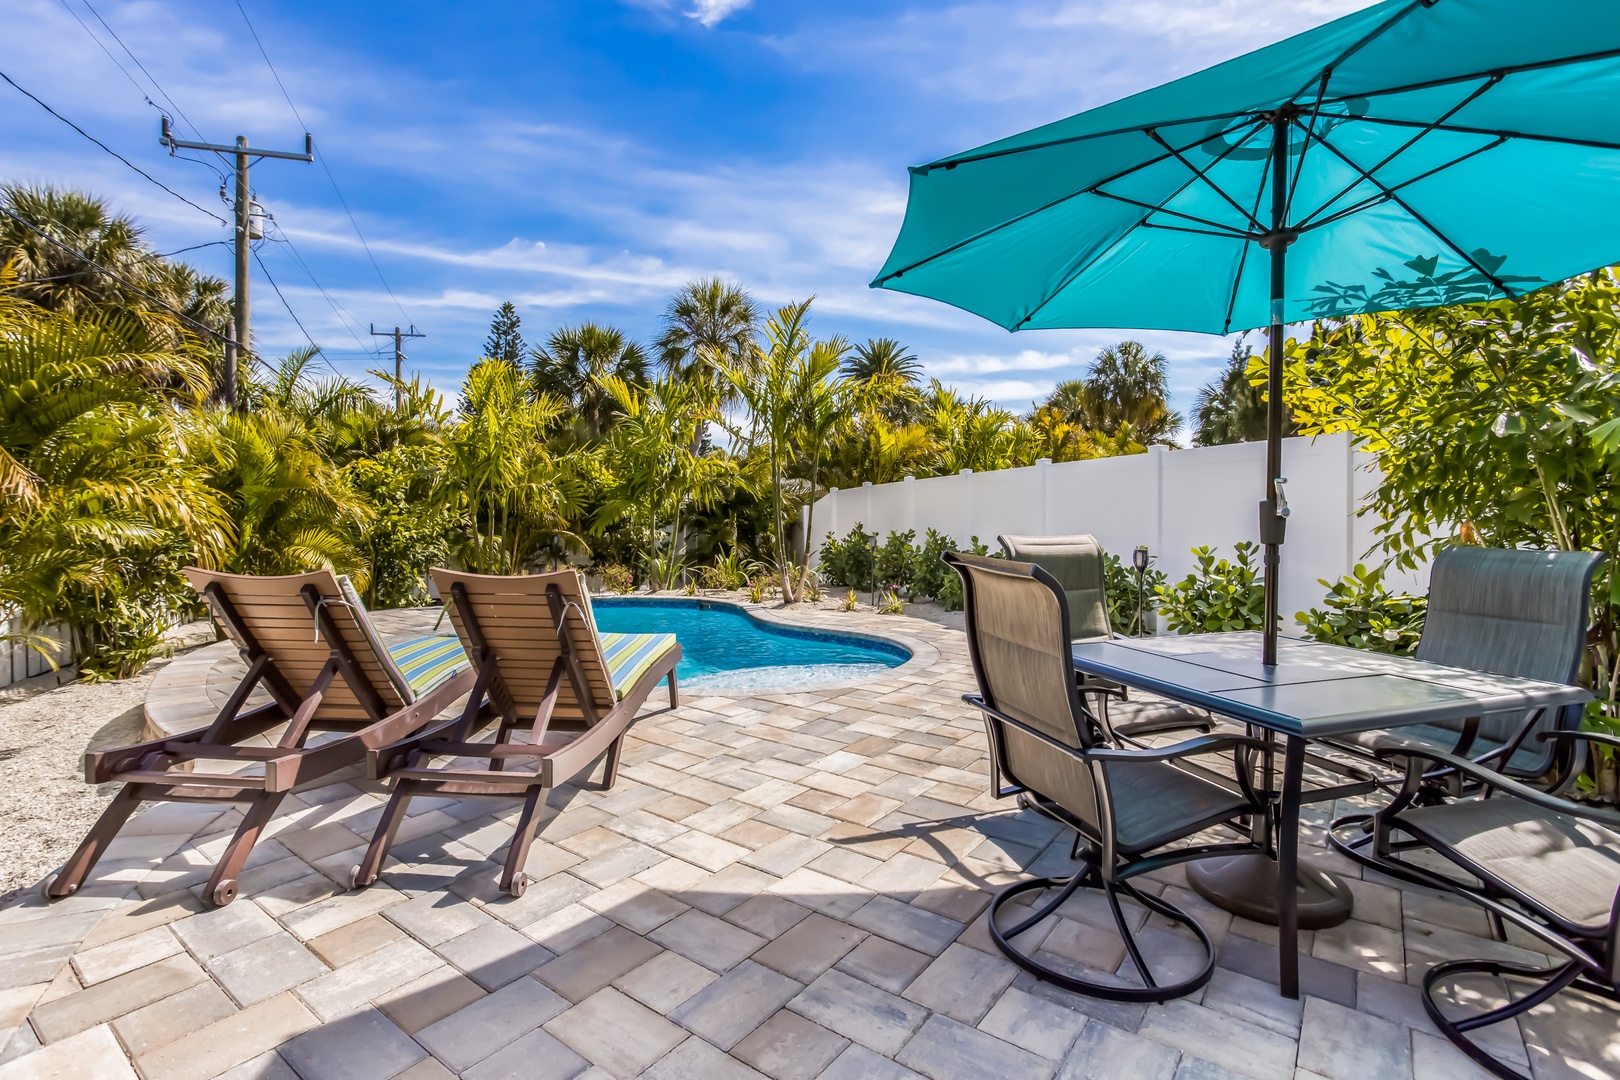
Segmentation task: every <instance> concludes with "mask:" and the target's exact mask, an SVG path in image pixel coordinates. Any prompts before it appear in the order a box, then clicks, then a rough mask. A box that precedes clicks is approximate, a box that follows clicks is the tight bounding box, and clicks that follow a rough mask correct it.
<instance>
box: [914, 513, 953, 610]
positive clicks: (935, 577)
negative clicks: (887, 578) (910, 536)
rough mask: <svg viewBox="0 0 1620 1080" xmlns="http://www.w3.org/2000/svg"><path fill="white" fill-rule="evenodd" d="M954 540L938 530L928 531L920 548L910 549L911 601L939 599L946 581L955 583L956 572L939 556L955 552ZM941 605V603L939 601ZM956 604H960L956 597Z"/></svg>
mask: <svg viewBox="0 0 1620 1080" xmlns="http://www.w3.org/2000/svg"><path fill="white" fill-rule="evenodd" d="M957 547H958V545H957V543H956V541H955V540H953V539H952V538H950V537H949V536H946V535H945V534H944V533H942V532H940V531H939V530H938V529H929V530H928V533H927V535H926V536H924V537H923V543H922V546H921V547H914V548H912V549H911V595H912V598H913V599H916V598H919V597H927V598H930V599H934V600H939V599H940V590H942V589H944V588H945V587H946V586H945V583H946V582H947V581H951V582H957V581H958V580H959V579H958V578H957V576H956V571H955V570H952V569H951V568H950V567H948V566H946V565H945V563H944V562H942V561H941V559H940V556H942V555H944V554H945V553H946V552H947V551H955V550H957ZM941 602H942V603H943V601H941ZM957 602H958V603H960V602H961V600H960V597H958V601H957Z"/></svg>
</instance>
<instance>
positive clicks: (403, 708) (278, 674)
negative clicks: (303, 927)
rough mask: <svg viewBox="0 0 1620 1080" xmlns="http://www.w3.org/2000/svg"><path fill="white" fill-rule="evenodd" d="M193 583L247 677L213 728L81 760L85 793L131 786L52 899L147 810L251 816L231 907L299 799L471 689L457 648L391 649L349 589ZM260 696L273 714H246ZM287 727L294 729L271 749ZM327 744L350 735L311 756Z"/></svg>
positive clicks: (234, 849) (421, 643)
mask: <svg viewBox="0 0 1620 1080" xmlns="http://www.w3.org/2000/svg"><path fill="white" fill-rule="evenodd" d="M186 576H187V577H188V578H189V579H190V581H191V584H192V586H193V587H194V588H196V590H197V592H198V593H199V594H200V595H201V596H202V598H203V600H204V602H205V603H206V604H207V605H208V607H209V608H210V610H211V611H212V612H213V615H214V618H215V619H216V620H217V622H218V623H219V626H220V628H221V629H222V630H223V631H224V632H225V634H226V636H227V637H228V638H230V640H231V641H233V642H235V644H236V646H237V648H238V649H240V650H241V653H242V659H243V660H245V661H246V662H247V665H248V670H247V674H245V675H244V676H243V677H242V681H241V682H239V683H237V685H236V688H235V689H234V690H233V691H232V692H231V695H230V697H229V699H227V700H226V702H225V705H224V707H223V708H222V709H221V710H220V712H219V715H218V716H216V717H215V718H214V722H213V723H212V724H210V725H209V726H208V727H206V728H198V729H196V730H195V731H188V732H185V733H184V734H181V735H171V736H167V737H164V738H161V739H154V740H152V741H150V742H144V743H140V744H137V745H135V746H125V747H121V748H119V749H116V750H100V751H92V752H91V753H88V754H86V755H85V756H84V778H85V781H86V782H87V783H91V784H107V783H122V784H123V785H124V787H123V789H122V790H121V791H119V792H118V794H117V795H115V796H113V800H112V803H111V804H110V805H109V806H108V807H107V809H106V810H105V811H103V812H102V815H101V818H100V820H98V821H97V822H96V824H95V826H94V827H93V828H92V829H91V830H90V834H89V835H88V836H86V837H85V839H84V842H83V843H82V844H80V845H79V849H78V850H77V851H75V852H74V853H73V856H72V858H70V859H68V861H67V862H66V863H65V864H64V865H63V867H62V870H61V871H60V872H59V873H58V874H56V875H55V876H54V877H52V878H50V879H49V880H47V881H46V883H45V895H46V896H48V897H52V898H58V897H63V896H67V895H69V894H71V893H73V892H74V891H76V890H77V889H78V888H79V886H80V885H81V884H83V882H84V879H85V877H86V876H87V875H88V874H89V873H90V870H91V869H92V868H93V867H94V866H95V865H96V862H97V860H98V859H100V858H101V855H102V853H103V852H105V851H106V849H107V846H108V845H109V844H110V843H112V841H113V838H114V837H116V836H117V835H118V831H119V829H121V828H122V827H123V825H124V822H125V821H127V820H128V819H129V816H130V814H132V813H133V812H134V811H135V809H136V808H137V807H138V806H139V805H140V804H141V803H143V802H223V803H236V804H239V805H241V806H242V807H243V810H244V812H243V816H242V823H241V825H240V826H239V827H238V828H237V830H236V835H235V836H234V837H232V838H231V841H230V843H229V844H227V845H226V847H225V852H224V854H223V855H221V856H220V859H219V862H218V863H217V864H216V865H215V866H214V871H213V874H212V876H211V877H210V878H209V880H208V885H207V887H206V888H205V889H204V890H203V897H204V899H205V900H206V901H207V902H209V903H210V904H213V905H215V906H221V905H224V904H229V903H230V902H231V901H232V900H234V899H235V898H236V891H237V884H236V879H237V877H238V875H239V874H240V873H241V871H242V867H243V865H244V864H245V863H246V862H247V857H248V854H249V853H250V852H251V851H252V850H253V845H254V844H255V843H257V841H258V839H259V834H260V833H261V832H263V830H264V827H265V826H266V825H267V824H269V822H270V818H271V817H272V816H273V815H274V814H275V812H276V808H277V807H278V806H279V805H280V804H281V801H282V799H284V798H285V797H286V796H287V793H288V792H289V791H292V790H293V789H294V788H295V787H297V786H299V785H304V784H308V783H310V782H311V781H313V780H317V779H319V778H321V777H325V776H329V775H331V774H332V773H334V772H337V771H338V770H340V769H343V768H345V767H347V766H350V765H353V764H355V763H357V762H359V761H360V760H361V759H362V758H364V756H365V751H366V749H367V747H373V746H382V745H384V744H386V743H390V742H394V741H396V740H398V739H400V738H403V737H404V736H405V735H408V734H410V733H411V732H412V731H415V730H417V729H418V728H421V727H424V726H426V725H427V724H428V723H429V722H430V721H431V720H432V719H433V718H434V717H435V716H437V715H438V714H439V713H440V712H442V711H444V710H445V709H446V708H448V707H449V706H450V705H451V704H453V703H454V702H455V700H456V699H457V698H459V697H460V696H461V695H463V694H465V693H466V692H467V691H468V690H469V689H470V688H471V687H472V682H473V675H472V672H471V670H470V668H469V666H468V663H467V658H466V656H465V654H464V653H463V652H462V650H461V646H460V644H459V643H458V642H457V641H456V640H455V639H454V638H451V637H447V636H444V635H433V636H427V637H418V638H412V639H410V640H408V641H403V642H400V643H398V644H396V645H393V646H391V647H389V646H384V644H383V642H382V639H381V638H380V637H379V636H378V635H377V632H376V630H375V629H374V628H373V627H372V625H371V620H370V618H369V617H368V616H367V614H366V609H365V606H364V605H363V604H362V603H361V602H360V597H359V595H358V594H357V593H356V592H355V591H354V589H353V587H352V586H351V585H350V584H349V582H348V579H347V578H341V577H338V576H336V575H334V574H333V573H331V572H330V571H327V570H319V571H316V572H314V573H310V574H297V575H292V576H288V577H245V576H240V575H236V574H221V573H215V572H213V571H209V570H200V569H197V568H195V567H194V568H191V569H189V570H187V571H186ZM261 685H262V686H263V687H264V689H265V690H267V691H268V692H269V694H270V697H271V700H270V702H269V703H268V704H265V705H261V706H259V707H258V708H255V709H251V710H249V711H247V712H243V711H242V710H243V708H244V706H245V705H246V704H247V700H248V697H249V695H250V694H252V692H253V691H254V689H255V688H257V687H259V686H261ZM276 728H282V729H283V730H282V731H281V734H280V735H279V736H276V737H274V738H273V739H272V738H271V733H273V732H274V731H275V729H276ZM317 732H339V733H342V734H341V735H340V736H338V737H335V738H331V739H326V740H316V741H314V742H313V743H312V742H311V736H312V735H315V734H316V733H317Z"/></svg>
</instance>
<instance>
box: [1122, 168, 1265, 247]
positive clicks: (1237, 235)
mask: <svg viewBox="0 0 1620 1080" xmlns="http://www.w3.org/2000/svg"><path fill="white" fill-rule="evenodd" d="M1189 186H1191V182H1190V181H1189ZM1212 186H1213V185H1212ZM1182 190H1183V191H1185V190H1186V188H1182ZM1092 194H1093V195H1097V196H1100V197H1102V198H1104V199H1113V200H1114V201H1115V202H1122V203H1125V204H1127V205H1129V206H1140V207H1141V208H1142V209H1144V210H1151V211H1153V212H1154V213H1157V214H1169V215H1171V216H1172V217H1178V218H1185V219H1187V220H1188V221H1196V222H1197V223H1198V224H1200V225H1208V226H1209V228H1208V229H1181V231H1182V232H1200V233H1207V234H1209V235H1211V236H1229V237H1232V238H1233V239H1236V240H1248V239H1250V238H1251V237H1252V235H1253V234H1251V233H1247V232H1244V231H1243V230H1242V229H1234V228H1232V227H1231V226H1230V225H1223V224H1221V223H1220V222H1219V221H1212V220H1210V219H1209V218H1201V217H1198V216H1197V215H1195V214H1184V213H1182V212H1181V211H1180V210H1167V209H1165V208H1164V207H1163V206H1155V205H1154V204H1153V203H1147V202H1143V201H1142V200H1140V199H1132V198H1127V197H1126V196H1124V195H1115V194H1114V193H1113V192H1112V191H1104V190H1102V189H1101V188H1098V189H1097V190H1096V191H1093V192H1092ZM1238 209H1239V212H1241V211H1242V207H1239V208H1238ZM1150 216H1151V215H1150ZM1142 224H1143V225H1148V224H1150V222H1147V221H1145V220H1144V221H1143V222H1142ZM1256 225H1258V222H1257V223H1256ZM1154 228H1159V229H1175V228H1178V226H1175V225H1156V226H1154ZM1217 229H1218V230H1221V231H1219V232H1216V231H1215V230H1217Z"/></svg>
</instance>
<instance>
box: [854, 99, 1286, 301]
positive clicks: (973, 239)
mask: <svg viewBox="0 0 1620 1080" xmlns="http://www.w3.org/2000/svg"><path fill="white" fill-rule="evenodd" d="M1249 122H1250V123H1257V121H1253V120H1251V121H1249ZM1239 126H1241V124H1234V126H1232V127H1229V128H1227V129H1226V130H1224V131H1221V132H1218V133H1217V135H1206V136H1204V137H1202V138H1200V139H1199V140H1198V142H1194V143H1188V144H1187V145H1188V146H1198V145H1200V144H1201V143H1205V142H1208V141H1209V140H1210V139H1212V138H1215V137H1217V136H1221V137H1224V136H1226V135H1228V134H1230V133H1231V132H1233V131H1235V130H1237V128H1238V127H1239ZM1242 141H1243V140H1241V139H1240V140H1238V142H1237V143H1234V144H1233V145H1232V146H1229V147H1227V148H1226V150H1225V151H1223V152H1222V154H1221V157H1223V158H1224V157H1225V156H1226V155H1227V154H1230V153H1231V152H1232V151H1233V150H1235V149H1237V146H1238V145H1239V144H1240V143H1241V142H1242ZM1183 149H1186V147H1183ZM1169 160H1170V156H1169V155H1168V154H1160V155H1158V156H1156V157H1153V158H1150V159H1148V160H1147V161H1143V162H1138V163H1137V164H1135V165H1132V166H1131V167H1130V168H1128V169H1121V170H1120V171H1119V172H1117V173H1114V174H1113V175H1112V176H1105V177H1103V178H1102V179H1101V180H1098V181H1097V182H1096V183H1094V184H1090V185H1088V186H1086V187H1083V188H1081V189H1080V190H1078V191H1071V192H1069V193H1068V194H1067V195H1060V196H1058V197H1057V198H1055V199H1053V200H1051V201H1050V202H1047V203H1043V204H1042V205H1040V206H1037V207H1035V208H1033V209H1030V210H1026V211H1024V212H1023V213H1022V214H1017V215H1015V216H1013V217H1010V218H1008V219H1007V220H1006V221H1001V222H997V223H996V224H994V225H992V226H990V227H989V228H987V229H981V230H980V231H979V232H976V233H974V234H973V235H972V236H969V237H965V238H963V239H961V240H958V241H957V242H956V243H954V244H951V245H950V246H949V247H945V248H941V249H940V250H938V251H936V252H934V253H933V254H932V255H929V256H927V257H925V258H921V259H918V260H917V261H916V262H914V263H910V264H908V265H906V266H902V267H901V268H900V269H898V270H896V271H894V272H893V273H889V274H884V275H883V276H882V277H880V278H878V279H877V280H876V281H874V282H873V283H872V284H873V285H882V284H883V283H884V282H885V281H891V280H893V279H894V278H897V277H900V276H901V275H902V274H908V273H910V272H911V271H913V270H915V269H917V267H919V266H925V265H927V264H928V263H931V262H933V261H934V260H935V259H940V258H943V257H945V256H946V255H949V254H951V252H953V251H959V250H961V249H962V248H965V247H967V246H968V245H969V244H975V243H978V242H979V241H980V240H983V239H984V238H985V237H987V236H992V235H994V234H996V233H998V232H1000V231H1001V230H1003V229H1007V228H1010V227H1012V226H1014V225H1016V224H1018V223H1019V222H1020V221H1024V220H1027V219H1028V218H1031V217H1034V216H1035V215H1036V214H1040V213H1044V212H1046V211H1047V210H1050V209H1052V208H1053V207H1056V206H1061V205H1063V204H1064V203H1066V202H1068V201H1070V200H1071V199H1077V198H1079V197H1080V196H1082V195H1091V194H1095V193H1096V191H1097V189H1098V188H1100V187H1102V186H1103V185H1104V184H1111V183H1113V182H1114V181H1115V180H1120V179H1123V178H1124V177H1127V176H1129V175H1131V174H1132V173H1135V172H1141V171H1142V170H1143V169H1146V168H1150V167H1152V166H1154V165H1157V164H1159V163H1160V162H1163V161H1169ZM1187 183H1188V184H1190V183H1192V181H1190V180H1189V181H1188V182H1187ZM1185 190H1187V185H1186V184H1184V185H1182V186H1181V187H1179V188H1177V189H1176V190H1175V192H1174V193H1173V194H1174V195H1179V194H1180V193H1181V192H1183V191H1185Z"/></svg>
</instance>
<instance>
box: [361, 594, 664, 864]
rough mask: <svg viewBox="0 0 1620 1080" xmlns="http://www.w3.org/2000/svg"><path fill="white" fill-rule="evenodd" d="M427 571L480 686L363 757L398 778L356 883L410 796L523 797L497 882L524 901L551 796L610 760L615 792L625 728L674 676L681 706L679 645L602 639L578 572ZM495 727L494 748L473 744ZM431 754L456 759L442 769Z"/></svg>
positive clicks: (375, 773)
mask: <svg viewBox="0 0 1620 1080" xmlns="http://www.w3.org/2000/svg"><path fill="white" fill-rule="evenodd" d="M431 576H432V579H433V582H434V584H435V586H436V587H437V588H438V590H439V592H440V594H441V595H442V596H443V597H444V598H445V603H446V604H447V605H448V607H449V611H450V620H451V622H452V623H453V624H454V625H455V628H456V633H458V634H459V635H461V641H462V644H463V645H465V646H466V649H467V655H468V656H469V657H471V659H472V664H473V669H474V670H475V671H476V672H477V681H476V683H475V684H474V687H473V692H472V695H471V697H469V698H468V700H467V706H466V709H465V710H464V711H463V712H462V714H461V715H460V716H459V717H457V718H455V719H453V720H450V721H447V722H445V723H442V724H439V725H436V726H435V727H433V728H432V729H430V730H428V731H424V732H420V733H418V734H415V735H412V736H410V737H409V738H406V739H403V740H401V741H399V742H396V743H394V744H392V745H389V746H384V747H380V748H378V749H375V750H372V751H370V752H369V753H368V754H367V757H366V760H367V770H368V774H369V775H370V776H372V777H373V778H375V779H379V780H380V779H384V778H392V779H393V782H394V791H393V795H392V796H391V797H390V798H389V800H388V807H387V809H386V810H384V811H383V816H382V820H381V821H379V822H378V823H377V831H376V834H375V835H374V836H373V837H372V840H371V846H370V847H369V848H368V849H367V851H366V855H365V858H364V859H363V860H362V861H361V863H360V865H358V866H356V867H355V868H354V872H353V878H352V884H353V885H355V886H356V887H359V886H364V885H369V884H371V883H372V882H373V881H375V880H376V879H377V875H378V873H380V872H381V870H382V863H383V859H384V858H385V857H386V856H387V854H388V849H389V847H390V846H392V844H393V841H394V833H395V831H396V830H397V829H398V828H399V823H400V821H401V820H402V819H403V817H404V814H405V807H406V805H407V804H408V803H409V802H410V800H411V799H412V798H413V797H415V796H417V795H451V796H476V797H481V798H497V799H521V800H523V811H522V813H521V814H520V815H519V817H518V822H517V831H516V834H515V835H514V836H513V838H512V843H511V845H510V846H509V847H508V849H507V854H506V864H505V869H504V871H503V872H502V874H501V880H500V887H501V888H502V889H503V890H505V891H506V892H508V893H511V894H512V895H513V896H522V895H523V892H524V890H525V889H526V888H527V887H528V876H527V875H526V874H524V873H523V865H524V862H525V861H526V860H527V859H528V854H529V845H530V843H531V842H532V841H533V839H534V830H535V826H536V825H537V824H538V818H539V815H540V811H541V807H543V806H544V805H545V799H546V793H547V792H548V791H550V790H551V789H552V788H553V787H555V786H556V785H558V784H559V783H563V782H565V781H567V780H568V779H570V778H572V777H575V776H578V775H579V774H581V773H583V772H586V771H587V770H588V769H590V768H591V766H592V765H593V763H594V762H595V761H596V759H597V758H599V757H602V756H603V755H604V754H605V755H606V756H607V761H606V766H605V769H604V773H603V783H604V785H605V786H607V787H612V786H613V782H614V780H615V779H616V778H617V776H618V769H619V751H620V747H621V746H622V744H623V741H624V735H625V732H626V731H628V730H629V728H630V724H631V722H632V721H634V720H635V717H636V713H637V712H638V711H639V710H640V709H641V706H642V704H643V703H644V702H646V700H647V696H648V695H649V694H650V693H652V691H653V688H654V687H656V686H657V685H658V684H659V682H661V681H662V680H664V679H666V678H667V679H668V680H669V705H670V708H674V707H675V706H676V705H677V704H678V703H679V697H678V690H677V687H676V681H675V665H676V664H677V663H678V662H679V661H680V659H681V647H680V645H679V644H678V643H677V642H676V640H675V635H673V634H600V633H598V632H597V629H596V620H595V618H594V617H593V616H592V613H591V602H590V596H589V595H588V594H587V593H586V591H585V587H584V582H583V581H582V579H581V578H580V576H579V574H577V573H576V572H574V571H573V570H560V571H557V572H554V573H549V574H533V575H527V576H522V577H491V576H486V575H483V574H467V573H461V572H459V571H453V570H440V569H434V570H433V571H432V572H431ZM491 724H494V725H495V727H496V730H495V736H494V739H493V741H490V742H475V741H473V740H474V739H476V738H477V737H478V736H479V735H480V733H482V732H483V731H484V730H485V729H486V728H488V727H489V726H490V725H491ZM435 758H450V759H453V760H451V761H450V762H449V763H448V764H446V765H436V764H434V759H435ZM468 758H471V759H482V760H484V761H487V763H488V764H487V767H480V768H472V767H467V766H466V765H464V764H463V763H462V761H461V760H460V759H468ZM509 766H510V767H509Z"/></svg>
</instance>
